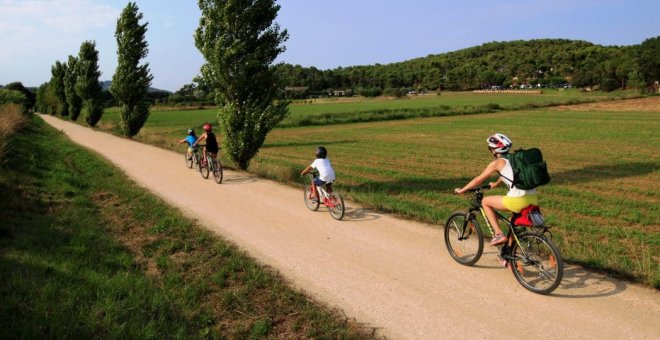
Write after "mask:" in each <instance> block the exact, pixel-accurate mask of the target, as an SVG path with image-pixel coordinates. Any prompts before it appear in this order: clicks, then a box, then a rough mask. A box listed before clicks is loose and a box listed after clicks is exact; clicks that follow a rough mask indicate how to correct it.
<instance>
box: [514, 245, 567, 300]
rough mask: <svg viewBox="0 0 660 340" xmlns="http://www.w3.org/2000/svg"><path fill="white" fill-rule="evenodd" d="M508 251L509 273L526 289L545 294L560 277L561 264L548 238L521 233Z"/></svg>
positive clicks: (562, 272)
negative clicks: (509, 256)
mask: <svg viewBox="0 0 660 340" xmlns="http://www.w3.org/2000/svg"><path fill="white" fill-rule="evenodd" d="M518 241H519V242H520V243H519V244H518V243H514V244H513V248H512V249H511V271H513V276H515V277H516V280H518V282H520V284H521V285H522V286H523V287H525V288H526V289H527V290H529V291H532V292H534V293H537V294H549V293H550V292H552V291H553V290H555V289H556V288H557V287H558V286H559V283H561V279H562V277H563V276H564V262H563V261H562V259H561V255H560V254H559V250H558V249H557V247H556V246H555V245H554V243H552V241H551V240H550V239H548V238H547V237H545V236H543V235H539V234H527V233H525V234H522V235H521V236H520V237H519V238H518Z"/></svg>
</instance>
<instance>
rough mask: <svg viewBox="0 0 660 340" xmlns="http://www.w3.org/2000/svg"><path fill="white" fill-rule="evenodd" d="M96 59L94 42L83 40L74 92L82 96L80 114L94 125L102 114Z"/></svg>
mask: <svg viewBox="0 0 660 340" xmlns="http://www.w3.org/2000/svg"><path fill="white" fill-rule="evenodd" d="M98 61H99V52H98V51H97V50H96V43H95V42H93V41H85V42H83V43H82V44H81V45H80V52H79V53H78V63H77V67H78V81H77V82H76V93H77V94H78V96H80V98H82V101H83V106H82V115H83V117H85V122H87V124H89V126H95V125H96V123H98V122H99V120H101V116H102V115H103V106H102V104H101V100H100V99H101V98H100V95H101V84H99V77H100V76H101V71H99V66H98Z"/></svg>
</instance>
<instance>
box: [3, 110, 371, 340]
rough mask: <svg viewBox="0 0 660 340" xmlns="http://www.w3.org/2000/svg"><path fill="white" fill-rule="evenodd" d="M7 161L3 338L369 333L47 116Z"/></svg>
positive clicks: (27, 133) (27, 132)
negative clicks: (125, 172)
mask: <svg viewBox="0 0 660 340" xmlns="http://www.w3.org/2000/svg"><path fill="white" fill-rule="evenodd" d="M7 159H8V162H7V163H6V165H5V166H4V167H0V193H2V197H3V199H2V201H1V203H0V222H1V223H0V277H1V278H2V280H0V301H1V303H0V320H1V324H2V327H0V338H2V339H10V338H35V339H36V338H129V339H164V338H185V339H190V338H193V339H195V338H232V339H248V338H250V339H258V338H290V339H293V338H327V339H330V338H332V339H335V338H347V339H350V338H356V339H357V338H359V339H363V338H370V337H371V335H370V334H371V331H372V330H370V329H368V330H367V329H365V328H361V327H359V326H357V325H356V324H355V323H353V322H351V321H349V320H346V318H345V317H342V316H339V315H338V314H337V313H336V312H333V311H331V310H328V309H327V308H325V307H321V306H319V305H316V304H314V303H311V302H310V301H309V300H308V299H307V298H306V297H305V296H303V295H302V294H301V293H298V292H295V291H293V290H292V289H290V288H288V287H287V285H286V283H285V282H283V280H282V279H281V278H280V277H279V276H278V275H277V273H274V272H272V271H270V270H266V269H264V268H261V267H260V266H258V265H257V264H256V263H255V262H254V261H253V260H251V259H250V258H249V257H247V256H246V255H245V254H244V253H242V252H240V251H239V250H237V249H236V248H235V247H234V246H232V245H230V244H228V243H227V242H225V241H223V240H219V239H217V238H216V237H215V236H213V235H212V234H211V233H210V232H209V231H207V230H206V229H205V228H203V227H202V226H198V225H196V224H195V223H194V222H193V221H191V220H189V219H187V218H184V217H182V216H181V214H180V213H179V212H178V210H176V209H174V208H172V207H169V206H167V205H166V204H164V203H163V202H162V201H160V200H159V199H157V198H155V197H154V196H153V195H151V194H149V193H148V192H146V191H145V190H144V189H142V188H139V187H138V186H137V185H135V184H134V183H132V182H131V181H129V180H128V179H127V178H126V176H125V175H123V174H122V173H121V171H119V170H117V169H115V168H114V167H112V166H111V165H110V164H108V163H107V162H105V161H103V160H100V159H99V158H98V157H97V156H95V155H93V154H92V153H90V152H88V151H86V150H85V149H83V148H81V147H79V146H77V145H74V144H73V143H71V142H70V141H69V140H68V139H67V138H66V137H65V136H64V135H63V134H61V133H59V132H57V131H55V130H54V129H52V128H50V127H48V126H46V125H45V124H44V123H43V121H41V120H40V119H38V118H35V119H34V120H33V122H32V123H31V124H30V125H29V126H28V127H27V128H25V129H23V132H22V133H20V134H18V135H17V138H16V140H15V143H14V144H12V147H11V148H10V149H9V150H8V153H7ZM145 207H147V208H145Z"/></svg>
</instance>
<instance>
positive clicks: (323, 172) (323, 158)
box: [300, 146, 336, 202]
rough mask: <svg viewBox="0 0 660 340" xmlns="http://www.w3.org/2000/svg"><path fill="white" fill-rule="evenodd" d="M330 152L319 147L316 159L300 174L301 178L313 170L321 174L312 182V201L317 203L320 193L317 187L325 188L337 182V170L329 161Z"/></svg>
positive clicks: (329, 189)
mask: <svg viewBox="0 0 660 340" xmlns="http://www.w3.org/2000/svg"><path fill="white" fill-rule="evenodd" d="M327 157H328V150H326V148H325V147H323V146H319V147H318V148H316V159H315V160H314V162H312V164H311V165H310V166H308V167H307V168H305V170H303V171H302V172H301V173H300V176H304V175H306V174H308V173H309V172H311V171H312V170H314V169H316V170H318V172H319V175H318V176H317V177H316V178H314V181H313V182H312V188H313V190H312V197H311V198H312V201H317V202H318V191H317V190H316V187H317V186H323V185H325V184H329V183H332V182H333V181H334V180H335V178H336V177H335V170H334V169H333V168H332V164H330V160H328V158H327ZM328 192H332V189H331V188H330V187H328Z"/></svg>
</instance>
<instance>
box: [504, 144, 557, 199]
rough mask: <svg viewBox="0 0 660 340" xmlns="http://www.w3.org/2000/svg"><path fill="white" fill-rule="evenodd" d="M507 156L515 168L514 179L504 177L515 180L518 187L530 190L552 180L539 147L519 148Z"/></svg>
mask: <svg viewBox="0 0 660 340" xmlns="http://www.w3.org/2000/svg"><path fill="white" fill-rule="evenodd" d="M507 158H508V159H509V162H510V163H511V167H512V168H513V179H509V178H506V177H504V176H502V177H504V178H506V179H508V180H509V181H511V182H513V185H514V186H515V187H516V188H518V189H522V190H529V189H534V188H536V187H538V186H539V185H544V184H548V182H550V175H549V174H548V166H547V165H546V164H545V161H543V155H542V154H541V150H539V149H537V148H531V149H527V150H523V149H518V150H516V152H514V153H513V154H509V155H508V157H507ZM500 175H501V174H500Z"/></svg>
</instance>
